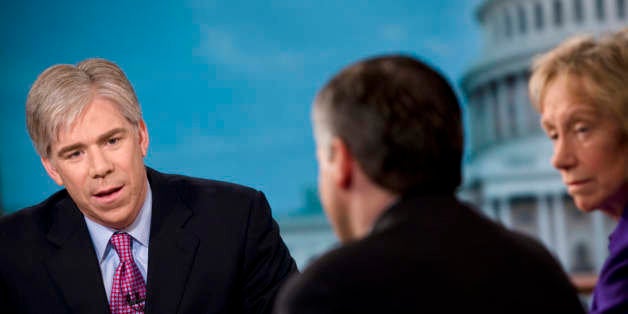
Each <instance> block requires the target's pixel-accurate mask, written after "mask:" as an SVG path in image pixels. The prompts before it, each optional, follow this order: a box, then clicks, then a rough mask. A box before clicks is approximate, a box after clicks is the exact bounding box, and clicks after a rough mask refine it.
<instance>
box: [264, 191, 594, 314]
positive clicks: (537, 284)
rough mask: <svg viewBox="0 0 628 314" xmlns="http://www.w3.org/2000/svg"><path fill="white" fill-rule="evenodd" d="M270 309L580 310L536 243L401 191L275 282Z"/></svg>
mask: <svg viewBox="0 0 628 314" xmlns="http://www.w3.org/2000/svg"><path fill="white" fill-rule="evenodd" d="M275 313H277V314H291V313H298V314H311V313H338V314H341V313H342V314H346V313H361V314H363V313H500V314H504V313H535V314H536V313H553V314H556V313H584V310H583V307H582V305H581V303H580V301H579V299H578V297H577V295H576V291H575V290H574V288H573V287H572V286H571V284H570V282H569V280H568V278H567V277H566V275H565V273H564V272H563V270H562V269H561V267H560V266H559V265H558V264H557V263H556V261H555V260H554V259H553V258H552V256H551V255H550V254H549V253H548V252H547V251H546V250H545V249H544V248H543V247H542V246H541V245H540V244H539V243H537V242H536V241H534V240H532V239H530V238H528V237H525V236H523V235H520V234H517V233H513V232H511V231H508V230H506V229H504V228H503V227H501V226H499V225H497V224H495V223H493V222H492V221H490V220H488V219H486V218H484V217H482V216H481V215H479V214H478V213H476V212H475V211H474V210H472V209H470V208H468V207H466V206H465V205H463V204H461V203H459V202H458V201H456V200H455V199H454V198H453V197H421V196H409V197H405V198H403V199H402V200H401V201H399V202H398V203H397V204H396V205H394V206H392V207H391V208H390V209H389V210H388V211H386V212H385V213H384V214H383V215H382V216H381V217H380V218H379V219H378V221H377V222H376V224H375V226H374V229H373V230H372V232H371V233H370V234H369V235H368V236H367V237H366V238H364V239H362V240H358V241H355V242H352V243H349V244H346V245H344V246H341V247H339V248H337V249H335V250H332V251H331V252H329V253H327V254H325V255H323V256H322V257H321V258H319V259H318V260H316V261H315V262H314V263H313V264H312V265H310V266H309V267H308V268H307V269H306V270H304V272H303V274H301V275H300V276H295V277H293V278H291V279H290V280H289V281H288V283H287V284H286V285H285V286H284V288H282V290H281V292H280V294H279V297H278V301H277V304H276V308H275Z"/></svg>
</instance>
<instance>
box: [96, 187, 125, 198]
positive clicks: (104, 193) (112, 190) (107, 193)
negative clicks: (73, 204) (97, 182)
mask: <svg viewBox="0 0 628 314" xmlns="http://www.w3.org/2000/svg"><path fill="white" fill-rule="evenodd" d="M122 187H123V186H118V187H114V188H110V189H105V190H101V191H98V192H96V193H94V194H93V195H94V196H95V197H99V198H103V197H107V196H111V195H113V194H115V193H117V192H118V191H120V190H122Z"/></svg>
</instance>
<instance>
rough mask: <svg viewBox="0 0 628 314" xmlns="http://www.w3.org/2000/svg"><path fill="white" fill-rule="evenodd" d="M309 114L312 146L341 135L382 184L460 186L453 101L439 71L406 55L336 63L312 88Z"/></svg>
mask: <svg viewBox="0 0 628 314" xmlns="http://www.w3.org/2000/svg"><path fill="white" fill-rule="evenodd" d="M313 120H314V127H315V136H316V139H317V142H318V145H319V146H322V147H326V146H328V145H329V142H330V139H331V138H333V137H338V138H340V139H341V140H342V141H344V142H345V143H346V145H347V147H348V149H349V151H350V152H351V154H352V155H353V156H354V158H355V159H356V160H357V162H358V163H359V164H360V166H361V167H362V169H363V170H364V172H365V173H366V175H367V176H368V177H369V178H370V179H371V180H372V181H373V182H374V183H376V184H377V185H379V186H381V187H382V188H384V189H386V190H389V191H391V192H393V193H396V194H404V193H407V192H409V191H411V190H419V191H423V192H431V193H452V192H454V191H455V189H456V188H457V187H458V185H459V184H460V180H461V174H460V162H461V156H462V150H463V135H462V124H461V118H460V107H459V104H458V100H457V98H456V95H455V93H454V91H453V90H452V88H451V86H450V85H449V83H448V82H447V80H446V79H445V78H444V77H443V76H442V75H441V74H439V73H438V72H436V71H435V70H434V69H432V68H430V67H429V66H427V65H426V64H424V63H422V62H421V61H418V60H416V59H414V58H412V57H408V56H401V55H391V56H381V57H375V58H371V59H367V60H363V61H360V62H358V63H355V64H352V65H350V66H349V67H347V68H345V69H343V70H342V71H341V72H340V73H338V74H337V75H336V76H335V77H333V78H332V79H331V81H330V82H329V83H328V84H327V85H326V86H325V87H324V88H323V89H322V90H321V91H320V92H319V93H318V95H317V97H316V99H315V101H314V108H313Z"/></svg>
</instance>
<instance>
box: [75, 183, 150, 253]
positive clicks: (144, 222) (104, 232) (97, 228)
mask: <svg viewBox="0 0 628 314" xmlns="http://www.w3.org/2000/svg"><path fill="white" fill-rule="evenodd" d="M147 187H148V188H147V189H146V197H145V198H144V203H143V204H142V207H141V208H140V212H139V214H138V215H137V218H135V221H134V222H133V223H132V224H131V225H130V226H128V227H127V228H125V229H123V230H116V229H113V228H109V227H106V226H103V225H101V224H99V223H97V222H95V221H93V220H91V219H89V218H88V217H87V216H85V215H83V217H84V219H85V223H86V224H87V230H88V231H89V235H90V236H91V238H92V243H93V244H94V249H95V250H96V256H97V257H98V260H99V261H102V259H103V258H104V256H105V251H106V250H107V245H108V244H109V239H110V238H111V236H112V235H113V234H114V233H115V232H126V233H128V234H129V235H131V237H133V239H135V240H136V241H137V242H139V243H140V244H141V245H142V246H145V247H148V240H149V239H150V220H151V216H152V207H153V206H152V205H153V193H152V191H151V188H150V183H148V182H147Z"/></svg>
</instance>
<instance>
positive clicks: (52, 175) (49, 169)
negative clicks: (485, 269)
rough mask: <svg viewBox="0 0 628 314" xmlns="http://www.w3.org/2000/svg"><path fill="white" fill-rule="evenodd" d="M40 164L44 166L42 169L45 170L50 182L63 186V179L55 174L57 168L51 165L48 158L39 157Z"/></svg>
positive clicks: (57, 173)
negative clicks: (50, 179)
mask: <svg viewBox="0 0 628 314" xmlns="http://www.w3.org/2000/svg"><path fill="white" fill-rule="evenodd" d="M41 164H42V165H44V169H46V172H47V173H48V175H49V176H50V178H52V180H54V181H55V182H56V183H57V184H58V185H61V186H63V179H62V178H61V175H59V172H57V168H56V167H55V166H54V165H53V163H52V161H50V159H48V158H45V157H41Z"/></svg>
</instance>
